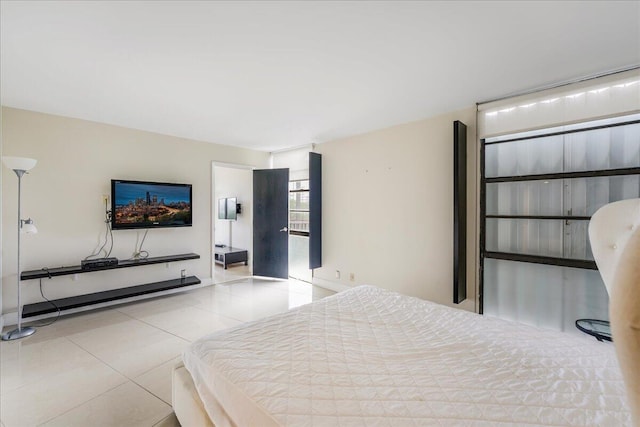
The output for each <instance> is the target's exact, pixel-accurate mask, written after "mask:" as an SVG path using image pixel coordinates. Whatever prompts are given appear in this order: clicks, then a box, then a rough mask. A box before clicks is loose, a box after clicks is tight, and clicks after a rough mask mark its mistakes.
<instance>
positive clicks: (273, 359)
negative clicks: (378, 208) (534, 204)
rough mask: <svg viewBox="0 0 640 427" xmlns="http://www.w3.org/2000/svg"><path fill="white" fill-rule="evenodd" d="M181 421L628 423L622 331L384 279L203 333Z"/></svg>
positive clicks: (184, 377) (189, 357) (178, 397)
mask: <svg viewBox="0 0 640 427" xmlns="http://www.w3.org/2000/svg"><path fill="white" fill-rule="evenodd" d="M183 363H184V367H178V368H177V369H176V370H175V371H174V410H175V411H176V415H177V417H178V419H179V421H180V422H181V423H182V425H183V426H189V425H205V424H203V423H210V422H211V421H212V424H213V425H215V426H217V427H223V426H265V427H267V426H311V425H313V426H405V425H406V426H415V425H473V426H485V425H487V426H488V425H518V426H524V425H544V426H551V425H553V426H558V425H562V426H564V425H571V426H573V425H580V426H616V427H617V426H630V425H632V422H631V415H630V410H629V407H628V406H627V402H626V398H625V384H624V382H623V378H622V375H621V372H620V368H619V364H618V362H617V360H616V356H615V352H614V348H613V346H612V345H611V344H606V343H601V342H598V341H596V340H595V339H593V338H591V337H588V336H586V335H585V336H584V337H582V336H577V335H576V336H574V335H570V334H566V333H559V332H555V331H549V330H543V329H538V328H535V327H531V326H527V325H524V324H520V323H516V322H509V321H505V320H502V319H497V318H491V317H486V316H480V315H477V314H474V313H469V312H465V311H462V310H457V309H453V308H450V307H446V306H442V305H438V304H435V303H431V302H428V301H424V300H420V299H417V298H412V297H408V296H404V295H400V294H398V293H394V292H390V291H387V290H383V289H380V288H376V287H372V286H359V287H357V288H353V289H351V290H348V291H345V292H342V293H339V294H336V295H334V296H331V297H328V298H325V299H323V300H320V301H316V302H314V303H312V304H309V305H306V306H302V307H299V308H296V309H294V310H291V311H288V312H286V313H282V314H279V315H275V316H272V317H269V318H265V319H262V320H259V321H255V322H251V323H247V324H244V325H239V326H237V327H235V328H232V329H228V330H225V331H221V332H218V333H214V334H212V335H209V336H207V337H204V338H202V339H200V340H198V341H196V342H194V343H193V344H192V345H191V346H189V347H188V349H187V350H186V351H185V353H184V354H183Z"/></svg>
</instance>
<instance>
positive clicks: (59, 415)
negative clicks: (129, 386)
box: [38, 377, 127, 426]
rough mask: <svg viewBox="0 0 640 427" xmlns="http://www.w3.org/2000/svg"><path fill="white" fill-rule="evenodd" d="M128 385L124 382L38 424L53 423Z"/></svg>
mask: <svg viewBox="0 0 640 427" xmlns="http://www.w3.org/2000/svg"><path fill="white" fill-rule="evenodd" d="M125 378H126V377H125ZM126 383H127V382H126V381H125V382H123V383H121V384H118V385H116V386H114V387H111V388H110V389H108V390H106V391H105V392H103V393H100V394H99V395H97V396H94V397H92V398H91V399H89V400H85V401H84V402H82V403H79V404H78V405H76V406H74V407H73V408H71V409H69V410H67V411H64V412H62V413H61V414H58V415H56V416H54V417H51V418H49V419H47V420H46V421H43V422H41V423H39V424H38V426H41V425H44V424H46V423H48V422H49V421H53V420H55V419H56V418H58V417H61V416H63V415H64V414H67V413H69V412H71V411H73V410H74V409H76V408H79V407H80V406H82V405H86V404H87V403H89V402H91V401H93V400H95V399H97V398H99V397H100V396H102V395H104V394H105V393H109V392H110V391H111V390H114V389H116V388H118V387H120V386H121V385H125V384H126Z"/></svg>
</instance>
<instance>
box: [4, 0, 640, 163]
mask: <svg viewBox="0 0 640 427" xmlns="http://www.w3.org/2000/svg"><path fill="white" fill-rule="evenodd" d="M0 12H1V46H0V47H1V58H0V59H1V61H2V64H1V66H2V68H1V72H2V75H1V88H0V89H1V92H0V94H1V97H2V98H1V101H2V105H6V106H10V107H16V108H24V109H28V110H34V111H41V112H46V113H52V114H59V115H63V116H70V117H77V118H82V119H87V120H93V121H98V122H103V123H110V124H115V125H120V126H125V127H130V128H135V129H142V130H147V131H152V132H158V133H163V134H168V135H175V136H181V137H186V138H192V139H196V140H202V141H209V142H215V143H221V144H227V145H237V146H243V147H248V148H254V149H259V150H267V151H272V150H278V149H283V148H286V147H294V146H299V145H302V144H308V143H312V142H323V141H327V140H332V139H335V138H339V137H343V136H348V135H352V134H356V133H361V132H366V131H369V130H373V129H379V128H383V127H387V126H390V125H393V124H398V123H403V122H407V121H412V120H417V119H421V118H426V117H429V116H434V115H438V114H441V113H445V112H448V111H452V110H456V109H459V108H466V107H470V106H472V105H473V104H474V103H475V102H478V101H482V100H487V99H491V98H496V97H500V96H503V95H506V94H509V93H513V92H518V91H523V90H527V89H532V88H537V87H541V86H545V85H549V84H552V83H554V82H561V81H565V80H569V79H573V78H577V77H583V76H587V75H592V74H594V73H601V72H604V71H609V70H615V69H620V68H625V67H628V66H633V65H637V64H640V2H638V1H633V2H613V1H604V2H596V1H569V2H521V1H518V2H506V1H498V2H480V1H473V2H365V1H356V2H292V1H283V2H170V1H141V2H134V1H122V2H107V1H103V2H98V1H95V2H80V1H69V2H60V1H40V2H37V1H26V2H19V1H2V2H1V11H0Z"/></svg>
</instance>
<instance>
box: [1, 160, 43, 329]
mask: <svg viewBox="0 0 640 427" xmlns="http://www.w3.org/2000/svg"><path fill="white" fill-rule="evenodd" d="M13 171H14V172H15V173H16V175H18V275H17V278H16V281H17V285H18V329H14V330H12V331H9V332H7V333H6V334H3V335H2V341H10V340H16V339H20V338H24V337H28V336H29V335H31V334H33V333H34V332H35V331H36V330H35V328H32V327H30V326H29V327H26V328H22V304H21V301H20V274H21V271H20V234H21V231H22V218H21V217H20V215H21V212H20V207H21V203H20V196H21V193H22V176H23V175H24V174H25V172H26V170H24V169H14V170H13Z"/></svg>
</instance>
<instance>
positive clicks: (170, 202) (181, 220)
mask: <svg viewBox="0 0 640 427" xmlns="http://www.w3.org/2000/svg"><path fill="white" fill-rule="evenodd" d="M191 209H192V201H191V184H170V183H162V182H144V181H122V180H111V227H112V228H113V229H114V230H115V229H127V228H158V227H189V226H191Z"/></svg>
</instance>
